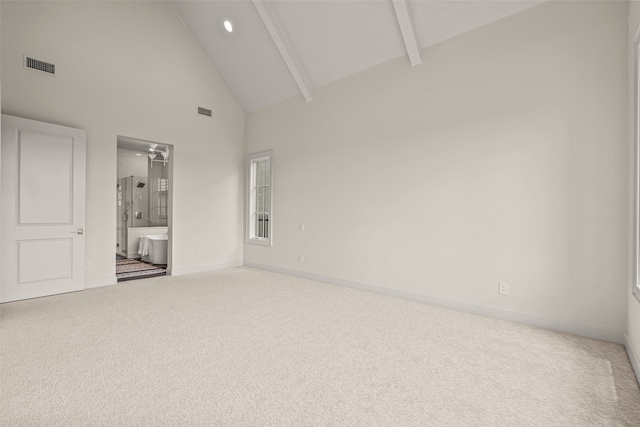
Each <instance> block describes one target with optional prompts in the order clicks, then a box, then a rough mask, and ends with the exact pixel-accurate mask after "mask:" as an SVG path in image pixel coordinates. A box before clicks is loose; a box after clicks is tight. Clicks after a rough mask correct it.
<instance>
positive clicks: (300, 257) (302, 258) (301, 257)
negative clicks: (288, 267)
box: [298, 255, 304, 263]
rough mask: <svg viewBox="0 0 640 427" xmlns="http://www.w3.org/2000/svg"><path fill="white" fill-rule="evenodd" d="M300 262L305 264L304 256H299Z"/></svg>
mask: <svg viewBox="0 0 640 427" xmlns="http://www.w3.org/2000/svg"><path fill="white" fill-rule="evenodd" d="M298 262H300V263H302V262H304V255H298Z"/></svg>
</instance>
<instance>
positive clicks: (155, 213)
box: [115, 136, 173, 282]
mask: <svg viewBox="0 0 640 427" xmlns="http://www.w3.org/2000/svg"><path fill="white" fill-rule="evenodd" d="M117 153H118V162H117V179H116V183H115V185H116V192H117V194H116V205H117V206H116V230H115V231H116V248H115V262H116V277H117V279H118V282H123V281H128V280H137V279H145V278H149V277H156V276H164V275H166V274H167V271H171V270H170V268H171V253H172V251H171V210H172V209H171V201H172V200H173V196H172V187H173V185H172V180H173V156H172V154H173V146H172V145H170V144H163V143H158V142H152V141H147V140H142V139H138V138H131V137H125V136H118V138H117Z"/></svg>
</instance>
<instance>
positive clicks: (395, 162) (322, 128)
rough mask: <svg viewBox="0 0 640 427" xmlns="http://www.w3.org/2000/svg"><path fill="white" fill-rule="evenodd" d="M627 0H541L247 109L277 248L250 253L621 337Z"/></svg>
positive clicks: (248, 256) (267, 261) (265, 261)
mask: <svg viewBox="0 0 640 427" xmlns="http://www.w3.org/2000/svg"><path fill="white" fill-rule="evenodd" d="M627 9H628V4H627V3H624V2H553V3H550V4H544V5H542V6H539V7H536V8H533V9H531V10H528V11H525V12H524V13H522V14H519V15H516V16H514V17H511V18H507V19H505V20H502V21H499V22H497V23H494V24H491V25H489V26H486V27H483V28H481V29H478V30H476V31H473V32H471V33H468V34H465V35H462V36H459V37H456V38H454V39H450V40H448V41H445V42H443V43H440V44H438V45H436V46H434V47H431V48H428V49H426V50H424V51H423V64H422V65H420V66H417V67H414V68H411V67H410V66H409V64H408V61H407V59H406V58H404V57H403V58H399V59H397V60H393V61H390V62H388V63H385V64H382V65H380V66H377V67H375V68H372V69H370V70H367V71H364V72H361V73H358V74H355V75H352V76H350V77H347V78H345V79H343V80H340V81H338V82H335V83H332V84H329V85H327V86H324V87H321V88H318V89H316V91H315V98H314V100H313V101H312V102H310V103H304V101H303V100H301V99H300V98H296V99H292V100H287V101H283V102H281V103H278V104H276V105H274V106H272V107H269V108H266V109H263V110H260V111H257V112H255V113H252V114H249V115H248V116H247V128H246V141H247V152H248V153H253V152H258V151H262V150H266V149H274V150H275V166H274V167H275V173H274V179H275V182H274V195H275V199H274V200H275V205H274V231H273V239H274V240H273V241H274V244H273V247H270V248H269V247H259V246H252V245H245V261H246V262H249V263H254V264H260V265H266V266H270V267H277V268H280V269H286V270H290V271H297V272H303V273H309V274H318V275H324V276H327V277H332V278H337V279H342V280H348V281H354V282H360V283H365V284H369V285H374V286H380V287H384V288H386V289H392V290H397V291H400V292H410V293H414V294H418V295H428V296H430V297H435V298H442V299H446V300H452V301H459V302H464V303H469V304H474V305H478V306H484V307H494V308H498V309H503V310H509V311H513V312H518V313H527V314H531V315H535V316H540V317H544V318H550V319H561V320H564V321H568V322H575V323H577V324H580V325H588V326H592V327H596V328H602V329H605V330H610V331H614V332H615V333H614V334H613V336H620V337H621V336H622V332H623V331H624V330H625V325H626V305H627V296H628V294H629V292H628V291H629V286H628V280H627V273H626V271H627V266H628V262H627V236H628V233H629V230H628V220H627V218H628V209H629V204H628V203H629V202H628V193H627V188H628V172H629V169H628V161H627V160H628V144H627V131H626V123H627V119H626V117H627V116H626V114H627V92H626V90H627V83H626V75H627V74H626V73H627V68H626V66H627V50H626V40H627ZM301 223H304V224H305V231H304V232H301V231H299V230H298V225H299V224H301ZM299 254H303V255H304V263H303V264H301V263H299V262H298V255H299ZM501 281H502V282H507V283H509V284H510V287H511V290H510V295H508V296H500V295H498V283H499V282H501ZM616 334H618V335H616Z"/></svg>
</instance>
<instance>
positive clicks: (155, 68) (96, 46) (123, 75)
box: [1, 1, 244, 282]
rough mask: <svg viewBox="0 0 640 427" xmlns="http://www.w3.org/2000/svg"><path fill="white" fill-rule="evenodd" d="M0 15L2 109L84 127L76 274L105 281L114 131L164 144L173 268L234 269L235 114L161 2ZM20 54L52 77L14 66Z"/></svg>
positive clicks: (238, 187) (238, 248) (28, 7)
mask: <svg viewBox="0 0 640 427" xmlns="http://www.w3.org/2000/svg"><path fill="white" fill-rule="evenodd" d="M1 7H2V29H1V31H2V33H1V37H2V46H1V52H2V73H1V76H2V86H3V88H4V90H3V92H2V112H3V113H6V114H11V115H15V116H21V117H27V118H31V119H35V120H41V121H46V122H52V123H57V124H62V125H66V126H72V127H78V128H82V129H85V130H86V131H87V135H88V137H87V224H86V227H87V235H86V239H87V240H86V248H87V249H86V260H87V262H88V263H89V266H90V267H89V268H88V269H87V271H86V278H87V279H88V280H89V281H95V282H101V281H102V282H105V281H109V280H111V278H113V277H114V276H115V266H114V252H115V241H116V224H115V217H116V215H115V209H116V187H115V182H116V163H117V160H116V157H117V156H116V150H117V147H116V143H117V135H127V136H129V137H133V138H139V139H143V140H149V141H156V142H158V143H162V144H173V146H174V148H175V152H174V153H173V154H172V161H173V162H174V163H173V168H174V170H173V171H174V172H173V178H174V180H173V182H172V185H173V189H174V200H173V203H174V208H173V224H172V227H171V229H172V233H173V235H172V246H173V270H174V272H176V271H177V272H180V271H182V272H185V271H192V270H197V269H204V268H207V267H209V266H212V265H216V264H219V263H229V262H240V261H241V260H242V204H243V199H242V194H243V192H242V191H243V188H242V182H243V176H242V168H243V154H244V149H243V141H244V113H243V112H242V110H241V109H240V107H239V106H238V104H237V103H236V101H235V100H234V99H233V97H232V96H231V94H230V93H229V91H228V89H227V88H226V86H225V85H224V84H223V82H222V80H221V79H220V77H219V75H218V74H217V72H216V71H215V69H214V68H213V66H212V65H211V64H210V63H209V61H208V60H207V58H206V57H205V55H204V54H203V53H202V51H201V49H200V47H199V46H198V44H197V43H196V42H195V41H194V39H193V37H192V36H191V35H190V33H189V32H188V31H187V30H186V28H185V27H184V25H183V24H182V22H181V21H180V20H179V18H178V17H177V15H176V14H175V12H174V10H173V9H172V7H171V5H170V4H169V3H168V2H147V1H141V2H112V1H105V2H4V1H3V2H2V3H1ZM25 54H27V55H30V56H33V57H35V58H38V59H42V60H45V61H49V62H53V63H55V64H56V71H57V75H56V76H55V77H51V76H47V75H43V74H40V73H38V72H35V71H32V70H26V69H24V68H23V66H22V60H23V55H25ZM197 106H203V107H206V108H211V109H212V110H213V112H214V118H213V119H209V118H204V117H202V116H198V115H197V114H196V109H197ZM203 189H206V197H203ZM196 252H198V255H199V256H198V257H197V258H196V257H195V253H196Z"/></svg>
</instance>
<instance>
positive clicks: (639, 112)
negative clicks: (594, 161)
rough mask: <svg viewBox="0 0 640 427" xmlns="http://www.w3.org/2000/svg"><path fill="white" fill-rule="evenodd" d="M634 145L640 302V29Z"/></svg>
mask: <svg viewBox="0 0 640 427" xmlns="http://www.w3.org/2000/svg"><path fill="white" fill-rule="evenodd" d="M634 58H635V72H634V79H633V80H634V86H635V88H634V98H635V99H634V107H635V109H634V113H633V114H634V115H633V117H634V131H635V132H634V145H635V165H634V169H635V179H634V207H635V208H634V230H633V232H634V262H633V293H634V295H635V296H636V298H637V299H638V300H639V301H640V72H639V70H638V67H639V65H640V29H639V30H638V32H637V33H636V38H635V40H634Z"/></svg>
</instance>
